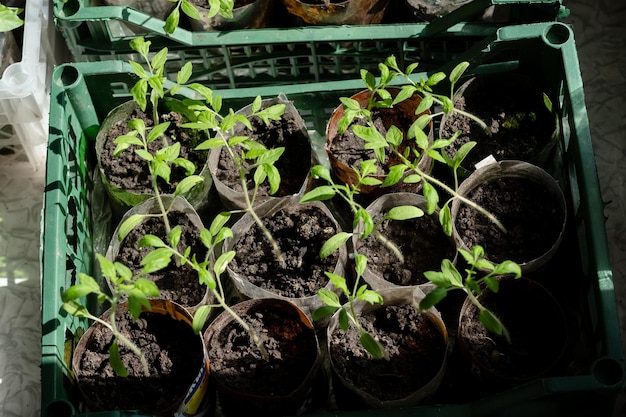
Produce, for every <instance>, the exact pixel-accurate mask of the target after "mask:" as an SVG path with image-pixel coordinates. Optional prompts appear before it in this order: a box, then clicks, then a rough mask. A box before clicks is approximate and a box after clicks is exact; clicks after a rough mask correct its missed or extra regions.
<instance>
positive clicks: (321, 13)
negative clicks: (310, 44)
mask: <svg viewBox="0 0 626 417" xmlns="http://www.w3.org/2000/svg"><path fill="white" fill-rule="evenodd" d="M282 1H283V4H284V5H285V8H286V9H287V11H288V12H289V13H290V14H292V15H294V16H297V17H299V18H300V19H302V21H304V22H305V23H308V24H310V25H363V24H374V23H380V22H381V21H382V20H383V18H384V17H385V12H386V11H387V7H388V5H389V0H344V1H341V0H339V1H326V0H320V1H316V0H309V1H302V0H282Z"/></svg>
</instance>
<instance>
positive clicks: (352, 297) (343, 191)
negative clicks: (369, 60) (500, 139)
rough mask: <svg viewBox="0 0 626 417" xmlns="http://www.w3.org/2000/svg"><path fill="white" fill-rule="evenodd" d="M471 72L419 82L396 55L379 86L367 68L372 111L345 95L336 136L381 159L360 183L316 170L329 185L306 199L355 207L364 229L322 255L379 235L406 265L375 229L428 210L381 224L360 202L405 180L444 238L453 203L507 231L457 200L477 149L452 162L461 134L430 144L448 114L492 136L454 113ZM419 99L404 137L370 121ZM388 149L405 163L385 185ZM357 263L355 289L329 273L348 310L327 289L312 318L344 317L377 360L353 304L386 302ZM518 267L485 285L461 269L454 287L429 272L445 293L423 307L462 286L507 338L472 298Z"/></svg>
mask: <svg viewBox="0 0 626 417" xmlns="http://www.w3.org/2000/svg"><path fill="white" fill-rule="evenodd" d="M468 67H469V63H467V62H462V63H460V64H459V65H457V66H456V67H455V68H454V69H453V70H452V71H451V73H450V75H449V77H448V76H446V75H445V74H444V73H442V72H438V73H435V74H432V75H431V76H430V77H428V78H427V79H423V78H419V79H417V80H415V79H414V78H413V77H412V74H413V72H414V71H415V69H416V68H417V63H415V64H412V65H410V66H409V67H408V68H407V69H406V70H405V71H402V70H401V69H400V68H399V67H398V65H397V62H396V59H395V57H393V56H391V57H389V58H388V59H387V60H386V61H385V62H383V63H381V64H379V69H380V73H381V75H380V77H379V78H378V80H377V79H376V77H375V76H374V75H373V74H372V73H371V72H369V71H367V70H361V79H362V81H363V82H364V84H365V86H366V88H367V89H368V90H369V91H370V92H371V94H370V99H369V101H368V104H367V106H365V108H363V107H361V105H360V104H359V103H358V102H357V101H356V100H354V99H352V98H347V97H342V98H341V103H342V105H343V108H344V115H343V116H342V118H341V119H340V120H339V123H338V131H339V132H340V133H343V132H345V131H346V130H347V129H352V130H353V132H354V133H355V134H356V135H357V136H358V137H360V138H361V139H362V140H363V141H364V149H370V150H373V151H374V154H375V157H376V159H370V160H366V161H363V162H361V164H360V166H358V167H356V166H354V167H352V169H353V170H354V173H355V176H356V183H355V184H341V183H336V182H335V181H334V180H333V178H332V176H331V174H330V171H329V170H328V169H327V168H325V167H323V166H315V167H313V169H312V175H313V177H314V178H317V179H321V180H323V181H325V184H323V185H320V186H318V187H316V188H315V189H314V190H312V191H310V192H308V193H307V194H306V195H305V196H304V197H303V199H302V201H303V202H306V201H314V200H319V201H323V200H329V199H332V198H335V197H336V196H339V197H340V198H341V199H343V200H344V201H346V202H347V203H348V205H349V207H350V209H351V212H352V220H353V224H352V226H353V230H360V231H359V232H341V233H338V234H337V235H335V236H333V237H332V238H331V239H329V240H328V241H327V242H326V244H325V245H324V247H323V248H322V250H321V253H320V254H321V256H328V255H329V254H330V253H332V252H333V251H335V250H337V249H338V248H339V247H340V246H342V245H344V244H346V243H347V242H348V241H349V239H351V238H352V237H353V236H354V235H355V233H356V234H357V235H358V236H357V237H358V239H361V240H363V239H365V238H367V237H368V236H369V235H371V234H373V235H374V236H376V237H377V238H378V239H380V240H381V241H382V242H383V243H384V244H385V245H387V246H388V247H389V248H390V249H392V250H393V252H394V253H395V254H396V256H398V258H399V260H400V261H402V260H403V257H402V253H401V252H400V251H399V250H398V249H397V248H396V247H395V246H394V245H393V243H392V242H390V241H388V240H387V239H385V237H384V236H383V235H382V234H381V233H379V232H377V230H376V228H377V227H378V226H379V225H380V224H381V223H382V221H384V220H386V219H391V220H408V219H411V218H415V217H420V216H422V215H424V212H423V211H422V210H421V209H419V208H417V207H413V206H399V207H395V208H392V209H391V210H389V212H388V213H387V214H386V215H385V217H384V218H382V219H381V220H379V221H378V222H377V223H376V224H375V223H374V221H373V219H372V218H371V216H370V215H369V213H368V212H367V210H365V208H363V206H361V205H360V204H359V203H358V202H357V200H356V198H355V197H356V196H357V195H358V194H359V190H360V188H361V186H363V185H366V186H379V187H381V188H385V187H390V186H392V185H395V184H397V183H398V182H400V181H403V182H405V183H421V189H422V193H423V195H424V197H425V199H426V201H427V213H428V214H429V215H430V214H433V213H434V212H435V210H436V209H437V208H440V211H439V220H440V223H441V226H442V228H443V230H444V232H445V233H446V234H447V235H448V236H450V235H451V234H452V218H451V212H450V204H451V202H452V201H453V200H454V199H460V200H462V201H463V203H465V204H467V205H468V206H470V207H472V208H474V209H476V210H478V211H480V212H481V213H483V214H484V215H485V216H487V217H488V218H489V219H491V221H493V222H494V223H495V224H496V225H497V226H498V227H500V228H501V229H502V230H505V229H504V226H503V225H502V224H501V223H500V222H499V220H498V219H497V218H496V217H495V216H493V215H492V214H491V213H489V212H488V211H487V210H485V209H484V208H482V207H480V206H479V205H477V204H476V203H474V202H473V201H471V200H469V199H467V198H465V197H463V196H461V195H459V194H458V192H457V189H458V186H459V179H458V178H459V176H458V173H457V172H458V169H459V167H460V166H461V163H462V162H463V160H464V159H465V157H466V156H467V155H468V153H469V152H470V151H471V149H472V148H473V147H474V146H475V145H476V143H475V142H468V143H466V144H464V145H463V146H462V147H461V148H460V149H459V150H458V151H457V152H456V153H455V155H454V156H452V157H450V156H448V155H447V153H446V152H445V151H444V150H445V149H446V148H448V147H449V146H450V145H451V144H452V143H453V142H454V140H455V139H456V138H457V137H458V135H459V134H460V132H457V133H456V134H455V135H453V136H452V137H451V138H449V139H436V140H434V141H433V142H432V143H431V142H430V141H429V139H428V133H429V132H428V130H429V129H430V126H431V122H432V120H433V119H434V118H435V117H439V116H443V115H444V114H451V113H452V112H459V113H461V114H463V115H465V116H467V117H470V118H471V119H472V120H474V121H475V122H477V123H478V124H479V125H480V126H482V127H483V128H484V129H485V130H486V131H488V129H487V126H486V125H485V123H484V122H483V121H481V120H480V119H478V118H477V117H475V116H474V115H472V114H470V113H467V112H465V111H463V110H460V109H457V108H455V107H454V102H453V96H454V92H455V86H456V84H457V83H458V81H459V80H460V79H461V77H462V76H463V74H464V72H465V71H466V70H467V68H468ZM397 77H400V78H402V80H403V81H404V85H403V86H402V87H401V89H400V91H399V93H398V94H396V95H395V96H393V95H392V94H391V93H390V92H389V90H388V88H387V87H388V86H390V85H392V84H393V82H394V80H396V78H397ZM446 78H447V79H448V82H449V85H450V87H449V94H439V93H435V92H434V87H435V86H437V85H438V84H439V83H441V82H442V81H444V80H446ZM414 94H420V95H421V96H422V97H423V98H422V101H421V102H420V104H419V105H418V106H417V108H416V109H415V114H416V115H419V117H418V118H417V120H416V121H415V122H414V123H413V124H412V125H411V126H410V127H409V129H408V131H407V135H406V137H404V135H403V133H402V131H401V130H400V129H399V128H398V127H397V126H391V127H390V128H389V129H388V130H387V132H386V134H385V135H383V134H382V133H381V132H380V130H379V129H378V128H377V127H376V125H375V123H374V120H373V117H372V115H373V110H374V109H377V108H379V109H389V108H392V107H393V106H395V105H397V104H398V103H400V102H402V101H404V100H406V99H408V98H409V97H412V96H413V95H414ZM435 107H439V108H441V110H440V111H438V112H430V109H431V108H435ZM356 119H360V120H361V121H364V122H365V123H359V124H356V123H353V122H354V121H355V120H356ZM406 141H414V142H415V144H416V145H417V146H416V147H413V148H411V147H404V148H401V145H402V144H403V143H406ZM401 149H403V150H401ZM389 151H390V152H392V153H393V154H394V155H395V156H396V157H397V159H398V160H399V161H400V162H399V163H397V164H395V165H392V166H390V167H388V169H389V172H388V174H386V175H385V177H384V179H382V180H381V179H380V178H376V177H375V176H374V174H375V173H376V172H377V169H376V164H377V163H384V162H385V158H386V154H387V152H389ZM424 157H430V158H432V159H433V160H435V161H437V162H439V163H443V164H445V165H446V166H447V167H449V168H450V170H451V171H452V174H453V178H454V184H453V185H452V186H449V185H447V184H446V183H445V182H444V181H441V180H440V179H438V178H437V177H435V176H434V175H432V174H431V172H429V171H425V170H423V169H421V168H420V161H421V160H422V158H424ZM438 189H439V190H443V191H444V192H445V193H447V194H448V196H449V197H448V198H447V199H446V200H445V202H444V203H443V204H440V200H441V198H440V195H439V191H438ZM474 251H475V252H474ZM472 253H474V254H478V253H481V248H474V249H473V252H472ZM351 257H352V259H353V260H354V265H355V278H354V284H353V285H352V288H349V287H348V285H347V280H346V278H345V277H340V276H337V275H334V274H331V273H327V275H328V277H329V279H330V280H331V282H332V283H333V285H334V286H335V287H336V288H338V289H339V290H340V293H341V294H343V295H344V296H345V297H346V298H347V299H348V303H347V304H342V302H341V299H340V298H339V296H338V295H337V294H336V293H334V292H332V291H329V290H321V291H320V292H319V297H320V299H321V300H322V301H323V302H324V304H325V306H324V307H321V308H320V309H318V310H317V311H316V312H315V313H314V318H316V319H320V318H322V317H326V316H329V315H332V314H334V313H335V312H336V311H339V324H340V327H341V328H342V329H343V330H344V331H345V330H347V329H348V328H349V326H350V325H351V324H352V325H354V326H356V328H357V329H358V331H359V332H360V334H361V342H362V344H363V346H364V347H365V348H366V350H368V352H370V353H371V354H372V355H373V356H374V357H375V358H385V357H386V356H387V355H386V352H385V351H384V348H383V347H382V346H381V345H380V344H379V343H378V342H377V341H376V340H374V339H373V337H372V336H371V335H369V334H367V333H366V332H365V331H364V330H363V328H362V327H361V326H360V324H359V322H358V317H357V315H356V310H355V305H354V303H355V301H357V300H358V301H361V302H367V303H371V304H374V303H379V304H382V303H383V299H382V297H381V296H380V294H378V293H377V292H375V291H373V290H371V289H368V288H367V285H365V284H361V278H362V276H363V273H364V271H365V268H366V265H367V258H366V257H365V256H364V255H362V254H359V253H357V252H356V249H353V253H352V256H351ZM476 264H479V265H480V266H481V267H487V266H488V264H489V263H488V261H486V260H485V259H484V258H480V259H474V262H473V263H472V264H471V265H473V266H474V265H476ZM513 265H514V266H515V267H517V268H519V266H517V265H516V264H514V263H512V262H510V261H507V262H505V263H503V264H500V265H498V266H493V265H491V269H490V270H491V271H492V272H491V274H490V275H488V276H487V277H484V278H482V279H476V278H475V277H474V276H475V274H476V271H475V269H471V270H470V271H468V279H466V280H465V281H463V280H459V279H456V278H457V275H458V271H457V274H454V275H453V276H454V278H455V279H454V280H453V281H450V282H447V281H444V280H442V279H441V274H443V272H442V273H441V274H438V273H434V272H432V271H431V272H429V273H428V274H426V278H427V279H429V280H430V281H431V282H432V283H434V284H435V285H437V286H438V287H439V288H438V289H437V290H435V291H434V292H433V293H431V294H429V296H428V297H427V298H426V300H425V301H424V302H423V303H422V304H421V306H422V308H423V309H427V308H429V307H432V306H433V305H435V304H436V303H437V302H439V301H441V299H443V297H444V296H445V294H446V293H447V291H448V290H450V289H453V288H462V289H464V290H465V292H466V293H467V294H468V296H469V297H470V299H471V300H472V302H474V303H477V305H478V306H479V309H480V311H481V321H482V322H483V323H484V324H485V325H486V327H487V328H488V329H489V330H490V331H493V332H495V333H497V334H502V333H503V332H504V333H505V334H508V333H507V331H506V329H505V328H504V326H503V325H502V324H501V323H500V321H499V320H498V319H497V318H496V317H495V316H494V315H493V314H492V313H491V312H489V311H488V310H486V309H485V308H484V307H483V306H482V305H480V303H478V300H477V299H476V298H475V297H474V295H475V294H476V293H477V292H479V291H480V288H479V287H480V285H481V284H483V283H485V284H487V285H489V287H490V288H492V289H494V290H496V291H497V284H494V282H495V281H494V280H493V279H492V276H493V275H496V274H500V273H511V272H512V271H513V270H515V271H517V269H514V266H513ZM450 266H452V268H454V266H453V265H452V263H451V262H450V261H449V260H448V261H447V262H445V263H444V264H443V265H442V269H443V270H444V272H445V274H444V275H445V276H446V277H449V276H450V273H448V271H449V270H450ZM444 268H445V269H444Z"/></svg>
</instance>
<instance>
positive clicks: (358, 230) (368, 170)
mask: <svg viewBox="0 0 626 417" xmlns="http://www.w3.org/2000/svg"><path fill="white" fill-rule="evenodd" d="M375 164H376V161H374V160H367V161H363V162H362V163H361V166H360V169H357V168H353V169H354V172H355V174H356V178H357V182H356V184H352V185H350V184H342V183H336V182H335V181H334V180H333V179H332V176H331V174H330V170H329V169H328V168H326V167H324V166H322V165H316V166H314V167H313V168H312V169H311V174H312V176H313V177H314V178H316V179H322V180H324V181H326V185H320V186H318V187H316V188H315V189H313V190H311V191H309V192H308V193H306V194H305V195H304V196H303V197H302V199H301V203H306V202H310V201H324V200H329V199H331V198H334V197H335V196H339V197H340V198H342V199H343V200H344V201H345V202H346V203H347V204H348V205H349V207H350V210H351V212H352V215H353V224H352V226H353V230H354V231H353V232H339V233H337V234H336V235H334V236H333V237H331V238H330V239H328V240H327V241H326V242H325V243H324V245H322V248H321V250H320V256H321V257H322V258H325V257H327V256H329V255H330V254H332V253H333V252H335V251H336V250H338V249H339V248H340V247H342V246H344V245H346V244H347V242H348V241H349V240H350V239H351V238H353V236H355V234H356V235H357V237H358V239H360V240H364V239H366V238H367V237H368V236H370V235H373V236H375V237H376V238H378V239H379V240H381V241H382V242H383V243H384V244H385V245H387V246H388V247H389V248H390V249H391V250H392V251H393V252H394V253H395V254H396V256H397V257H398V258H399V259H400V260H401V261H403V255H402V252H401V251H400V250H399V249H398V248H397V247H396V246H395V245H394V244H393V243H392V242H391V241H389V240H388V239H386V238H385V237H384V236H383V235H382V234H381V233H380V232H379V231H378V230H377V228H378V226H380V225H381V224H382V223H383V222H384V221H385V220H387V219H389V220H408V219H412V218H416V217H421V216H423V215H424V212H423V211H422V210H421V209H420V208H418V207H415V206H410V205H407V206H396V207H393V208H392V209H390V210H389V211H388V212H387V213H386V214H385V215H384V216H383V217H382V218H380V219H378V221H377V222H376V223H375V222H374V219H372V217H371V215H370V214H369V212H368V211H367V210H366V209H365V208H364V207H363V206H362V205H361V204H360V203H358V202H357V200H356V198H355V197H356V195H358V194H359V189H360V187H361V186H362V185H376V184H378V183H380V180H379V179H377V178H374V177H373V175H374V174H375V173H376V165H375ZM352 258H353V259H354V264H355V272H356V277H355V281H354V284H353V286H352V288H351V289H350V288H349V287H348V284H347V280H346V279H345V278H344V277H342V276H339V275H337V274H334V273H331V272H326V276H327V277H328V279H329V280H330V282H331V283H332V284H333V286H334V287H335V288H337V289H339V290H340V291H341V293H342V294H343V295H344V296H345V297H346V298H347V299H348V303H347V305H344V304H342V303H341V301H340V299H339V296H338V295H337V294H336V293H335V292H333V291H330V290H327V289H320V290H319V291H318V297H319V298H320V300H322V302H323V303H324V304H325V306H323V307H320V308H319V309H317V310H315V311H314V312H313V319H314V320H320V319H322V318H324V317H328V316H331V315H333V314H334V313H335V312H337V311H339V326H340V328H341V329H343V330H344V331H347V330H348V329H349V327H350V326H351V325H353V326H355V327H356V328H357V330H358V331H359V333H360V341H361V344H362V345H363V347H364V348H365V349H366V350H367V351H368V352H369V353H370V354H371V355H372V356H373V357H375V358H377V359H380V358H385V359H389V355H388V353H387V352H386V350H385V349H384V347H383V346H382V345H381V344H380V343H379V342H378V341H377V340H375V339H374V338H373V337H372V335H370V334H369V333H367V332H366V331H365V330H364V329H363V327H362V326H361V324H360V323H359V320H358V314H357V311H356V309H355V301H357V300H359V301H362V302H367V303H370V304H382V303H383V298H382V296H381V295H380V294H378V293H377V292H376V291H373V290H371V289H368V288H367V285H365V284H361V278H362V276H363V273H364V272H365V268H366V267H367V257H366V256H365V255H363V254H359V253H357V251H356V249H354V250H353V253H352Z"/></svg>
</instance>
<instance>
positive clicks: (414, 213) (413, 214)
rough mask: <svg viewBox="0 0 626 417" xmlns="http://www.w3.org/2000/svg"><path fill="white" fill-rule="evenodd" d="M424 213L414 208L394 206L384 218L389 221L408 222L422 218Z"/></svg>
mask: <svg viewBox="0 0 626 417" xmlns="http://www.w3.org/2000/svg"><path fill="white" fill-rule="evenodd" d="M423 215H424V211H422V209H421V208H419V207H415V206H396V207H392V208H391V209H390V210H389V211H388V212H387V215H386V216H385V217H386V218H388V219H391V220H408V219H415V218H417V217H422V216H423Z"/></svg>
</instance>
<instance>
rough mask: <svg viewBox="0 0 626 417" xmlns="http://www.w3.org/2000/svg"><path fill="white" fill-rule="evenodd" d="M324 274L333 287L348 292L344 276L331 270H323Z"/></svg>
mask: <svg viewBox="0 0 626 417" xmlns="http://www.w3.org/2000/svg"><path fill="white" fill-rule="evenodd" d="M325 274H326V276H327V277H328V279H329V280H330V282H331V284H333V286H334V287H335V288H337V289H339V290H341V291H342V292H343V293H344V294H350V292H349V291H348V285H347V283H346V279H345V278H344V277H342V276H341V275H337V274H335V273H332V272H325Z"/></svg>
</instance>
